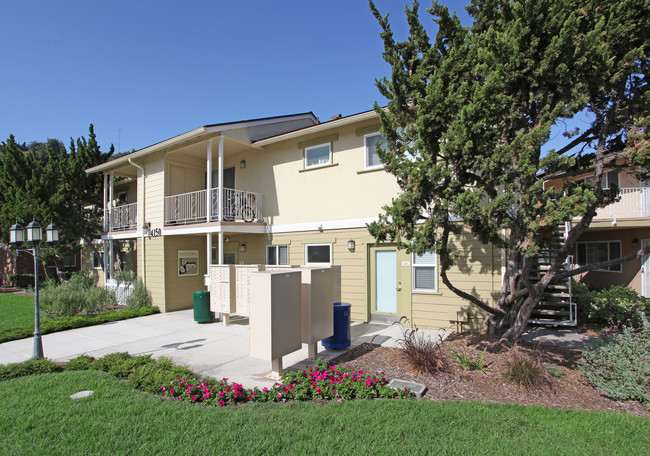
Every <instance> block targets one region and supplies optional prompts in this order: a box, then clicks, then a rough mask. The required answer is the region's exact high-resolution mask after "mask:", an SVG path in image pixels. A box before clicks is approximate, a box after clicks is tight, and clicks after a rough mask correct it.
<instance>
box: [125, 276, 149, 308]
mask: <svg viewBox="0 0 650 456" xmlns="http://www.w3.org/2000/svg"><path fill="white" fill-rule="evenodd" d="M133 287H134V288H133V293H132V294H131V296H129V297H128V298H126V305H127V307H150V306H151V303H152V298H151V292H150V291H149V290H147V287H145V286H144V282H143V281H142V279H138V280H136V281H135V282H134V284H133Z"/></svg>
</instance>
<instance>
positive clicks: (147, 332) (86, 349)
mask: <svg viewBox="0 0 650 456" xmlns="http://www.w3.org/2000/svg"><path fill="white" fill-rule="evenodd" d="M420 331H421V332H422V333H423V334H424V335H426V336H427V337H432V338H434V339H436V340H438V338H439V337H440V336H442V337H445V336H446V333H445V332H444V331H434V330H420ZM351 336H352V337H351V342H352V345H351V346H350V348H354V347H356V346H358V345H360V344H363V343H364V342H371V343H374V344H377V345H383V346H388V347H395V346H398V342H397V341H398V340H399V339H400V338H401V337H402V331H401V329H400V326H398V325H387V324H380V323H353V324H352V334H351ZM523 339H524V340H527V341H531V342H542V343H551V344H555V345H559V346H562V347H567V348H578V349H584V348H588V347H591V346H592V345H593V343H594V339H593V338H590V337H589V336H584V335H580V334H578V333H577V331H576V330H575V328H560V329H558V328H545V327H530V328H529V329H528V331H527V332H526V333H525V335H524V336H523ZM32 348H33V338H29V339H21V340H16V341H12V342H6V343H4V344H0V364H8V363H15V362H21V361H25V360H27V359H29V358H31V356H32ZM43 352H44V354H45V357H46V358H49V359H51V360H53V361H68V360H70V359H72V358H75V357H77V356H80V355H82V354H87V355H90V356H94V357H96V358H99V357H101V356H104V355H106V354H109V353H115V352H128V353H130V354H132V355H142V354H149V353H151V354H153V356H154V357H159V356H167V357H170V358H172V359H173V360H174V361H175V362H176V363H177V364H182V365H185V366H189V367H190V369H192V370H193V371H195V372H196V373H198V374H199V375H200V376H202V377H205V376H210V377H215V378H217V379H221V378H228V379H230V381H235V382H237V383H241V384H242V385H244V387H246V388H252V387H254V386H259V387H264V386H270V385H272V384H273V383H274V380H273V379H271V378H269V377H267V375H268V374H270V372H271V362H270V361H264V360H260V359H256V358H251V357H250V356H249V355H248V352H249V327H248V319H239V320H238V319H233V320H231V324H230V325H229V326H223V324H221V323H216V322H215V323H204V324H199V323H196V322H194V317H193V311H192V310H183V311H179V312H171V313H164V314H156V315H150V316H147V317H139V318H133V319H130V320H123V321H117V322H111V323H105V324H102V325H97V326H89V327H87V328H79V329H72V330H69V331H61V332H58V333H53V334H46V335H44V336H43ZM344 352H345V350H330V349H325V348H324V347H323V346H322V345H321V344H320V343H319V344H318V357H319V358H320V359H323V360H326V361H327V360H330V359H332V358H335V357H337V356H339V355H340V354H342V353H344ZM282 363H283V366H284V368H285V369H304V368H305V367H307V366H310V365H313V361H310V360H308V359H307V347H306V345H303V349H302V350H298V351H296V352H294V353H291V354H289V355H287V356H284V357H283V360H282Z"/></svg>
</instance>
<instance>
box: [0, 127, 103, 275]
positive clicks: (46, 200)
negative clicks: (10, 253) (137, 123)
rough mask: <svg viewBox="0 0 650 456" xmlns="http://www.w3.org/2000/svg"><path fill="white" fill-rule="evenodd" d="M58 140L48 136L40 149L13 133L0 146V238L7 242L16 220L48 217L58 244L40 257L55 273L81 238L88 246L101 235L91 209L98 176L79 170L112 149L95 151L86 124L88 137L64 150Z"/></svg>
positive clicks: (97, 197)
mask: <svg viewBox="0 0 650 456" xmlns="http://www.w3.org/2000/svg"><path fill="white" fill-rule="evenodd" d="M35 144H36V146H35V147H32V146H34V145H35ZM61 144H62V143H61V142H60V141H58V140H48V145H47V147H46V149H43V148H42V147H41V146H40V145H39V143H31V144H30V148H27V147H25V146H24V145H20V144H18V143H16V141H15V138H14V137H13V135H12V136H10V137H9V139H8V140H7V142H3V143H2V144H0V240H1V241H3V242H7V241H8V237H9V227H10V226H11V225H12V224H13V223H14V222H15V221H16V220H19V221H21V222H22V223H29V222H30V221H31V220H32V218H34V219H36V220H38V221H39V222H40V223H43V224H48V223H49V222H50V221H53V222H54V223H55V224H56V225H57V226H58V228H59V232H60V239H61V242H60V243H59V246H57V248H56V249H55V255H54V256H48V255H47V254H46V255H44V259H45V260H48V259H52V260H54V262H55V264H56V265H57V270H58V272H59V275H60V276H61V273H62V267H61V266H62V256H63V255H64V254H66V253H68V254H69V253H70V251H72V252H75V251H76V250H77V249H78V248H79V246H78V244H79V240H81V239H83V240H84V241H86V242H87V243H88V244H89V245H91V246H93V244H92V240H93V239H97V238H98V237H99V236H100V235H101V233H102V220H103V219H102V214H101V213H100V212H99V211H98V210H97V209H96V208H97V207H102V198H103V182H102V176H101V175H98V174H86V172H85V170H86V169H87V168H90V167H92V166H96V165H99V164H101V163H104V162H106V161H107V160H108V159H109V157H111V155H112V154H113V151H114V148H113V146H111V149H110V151H109V152H107V153H103V152H101V150H100V147H99V144H98V143H97V139H96V135H95V132H94V128H93V125H92V124H91V125H90V128H89V135H88V140H86V139H85V138H84V137H81V138H79V139H77V141H76V143H75V141H74V140H72V139H71V140H70V151H69V152H66V150H65V148H64V147H62V146H60V145H61ZM52 145H55V146H57V147H52Z"/></svg>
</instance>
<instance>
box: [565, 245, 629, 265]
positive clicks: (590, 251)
mask: <svg viewBox="0 0 650 456" xmlns="http://www.w3.org/2000/svg"><path fill="white" fill-rule="evenodd" d="M576 251H577V258H576V262H577V263H578V265H580V266H588V265H590V264H596V263H600V262H602V261H609V260H614V259H616V258H620V257H621V241H595V242H578V244H577V246H576ZM597 271H609V272H611V271H613V272H621V265H620V264H615V265H613V266H607V267H605V268H602V269H597Z"/></svg>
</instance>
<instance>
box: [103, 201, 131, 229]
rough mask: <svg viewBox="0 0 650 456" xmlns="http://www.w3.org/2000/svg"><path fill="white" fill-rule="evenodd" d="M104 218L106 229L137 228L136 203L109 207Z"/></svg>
mask: <svg viewBox="0 0 650 456" xmlns="http://www.w3.org/2000/svg"><path fill="white" fill-rule="evenodd" d="M107 215H108V217H105V219H104V229H105V230H106V231H127V230H135V229H136V228H137V224H138V221H137V215H138V203H131V204H122V205H120V206H115V207H111V208H109V209H108V211H107Z"/></svg>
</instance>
